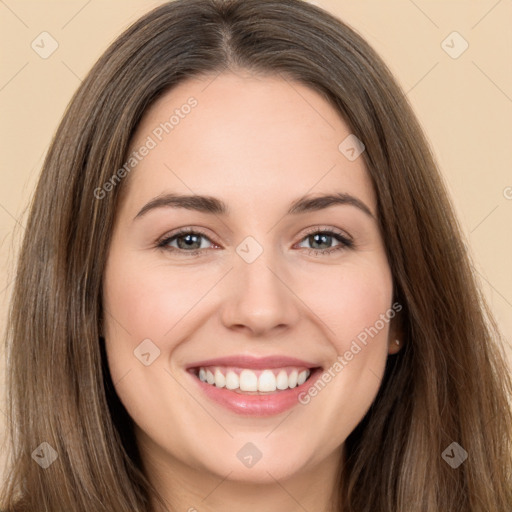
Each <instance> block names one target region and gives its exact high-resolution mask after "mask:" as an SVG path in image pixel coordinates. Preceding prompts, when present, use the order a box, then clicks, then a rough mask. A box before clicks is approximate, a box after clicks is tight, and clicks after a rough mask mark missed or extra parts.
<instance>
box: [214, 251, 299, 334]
mask: <svg viewBox="0 0 512 512" xmlns="http://www.w3.org/2000/svg"><path fill="white" fill-rule="evenodd" d="M289 281H290V278H289V273H288V272H285V271H284V270H283V268H282V265H278V264H277V261H276V258H274V257H273V256H272V255H271V251H263V253H262V254H261V255H260V256H259V257H258V258H257V259H256V260H255V261H253V262H252V263H247V262H246V261H244V260H243V259H242V258H238V257H237V260H236V261H235V264H234V268H233V270H232V271H231V272H230V276H229V282H228V283H226V286H227V287H228V288H229V291H228V292H227V295H226V300H224V301H223V303H222V306H221V318H222V322H223V324H224V325H225V326H226V327H227V328H228V329H231V330H238V331H241V332H242V331H246V332H248V333H250V334H251V336H267V335H272V334H273V333H274V332H276V333H277V332H281V331H282V330H285V329H286V328H290V327H292V326H294V325H295V324H296V323H297V322H298V320H299V318H300V309H299V308H300V303H301V301H300V299H299V298H298V297H297V295H296V294H295V293H294V291H293V287H292V286H291V283H289Z"/></svg>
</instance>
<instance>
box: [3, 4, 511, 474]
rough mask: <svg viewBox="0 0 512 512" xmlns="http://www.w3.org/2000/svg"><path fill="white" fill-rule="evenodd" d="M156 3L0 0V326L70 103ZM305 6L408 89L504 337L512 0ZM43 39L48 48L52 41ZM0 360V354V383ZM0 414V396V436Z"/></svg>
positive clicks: (508, 300)
mask: <svg viewBox="0 0 512 512" xmlns="http://www.w3.org/2000/svg"><path fill="white" fill-rule="evenodd" d="M248 1H250V0H248ZM160 3H162V2H161V1H142V0H122V1H121V0H109V1H105V0H89V1H87V0H78V1H75V0H68V1H57V0H53V1H23V0H0V38H1V44H2V47H3V51H2V54H1V57H0V59H1V67H0V112H1V120H2V121H1V123H0V124H1V128H0V129H1V132H0V141H1V142H0V143H1V156H2V165H1V172H0V328H1V331H2V333H3V332H4V328H5V317H6V310H7V303H8V300H9V296H10V293H11V291H12V279H13V272H14V261H15V255H16V248H17V246H18V244H19V239H20V236H21V235H22V234H23V229H24V228H23V226H24V221H25V209H26V206H27V203H28V200H29V198H30V195H31V193H32V191H33V188H34V185H35V182H36V179H37V176H38V173H39V171H40V168H41V164H42V161H43V156H44V154H45V153H46V151H47V148H48V144H49V142H50V139H51V137H52V134H53V132H54V130H55V129H56V127H57V125H58V123H59V120H60V118H61V116H62V114H63V112H64V109H65V107H66V104H67V103H68V101H69V99H70V98H71V95H72V94H73V92H74V91H75V89H76V88H77V86H78V85H79V83H80V80H81V78H82V77H84V76H85V74H86V72H87V71H88V70H89V68H90V67H91V66H92V64H93V63H94V62H95V60H96V59H97V58H98V57H99V55H100V54H101V53H102V52H103V50H104V49H105V48H106V47H107V45H108V44H109V43H110V42H111V41H112V40H113V39H114V38H115V37H116V36H117V35H119V34H120V33H121V31H122V30H123V29H124V28H125V27H126V26H127V25H128V24H130V23H131V22H133V21H134V20H136V19H137V18H138V17H140V16H141V15H142V14H143V13H145V12H146V11H148V10H150V9H151V8H152V7H153V6H156V5H158V4H160ZM312 3H315V4H317V5H320V6H322V7H325V8H326V9H328V10H329V11H331V12H333V13H334V14H336V15H338V16H339V17H341V18H342V19H343V20H345V21H347V22H348V23H349V24H350V25H352V26H353V27H354V28H355V29H356V30H357V31H358V32H359V33H360V34H362V35H363V36H364V37H365V38H366V39H367V40H368V41H369V42H370V44H372V45H373V46H374V47H375V49H376V50H377V51H378V52H379V53H380V54H381V56H382V57H383V58H384V60H385V61H386V62H387V64H388V65H389V67H390V68H391V70H392V71H393V72H394V74H395V76H396V77H397V78H398V80H399V82H400V83H401V84H402V86H403V88H404V90H405V91H406V92H407V94H408V97H409V99H410V101H411V102H412V104H413V106H414V108H415V110H416V112H417V114H418V116H419V118H420V121H421V122H422V124H423V127H424V129H425V131H426V133H427V136H428V138H429V139H430V141H431V144H432V147H433V150H434V153H435V155H436V156H437V159H438V162H439V164H440V167H441V170H442V173H443V175H444V177H445V179H446V182H447V185H448V187H449V190H450V191H451V194H452V197H453V200H454V203H455V206H456V208H457V211H458V214H459V218H460V221H461V224H462V226H463V229H464V231H465V233H466V236H467V241H468V245H469V247H470V250H471V253H472V255H473V257H474V260H475V263H476V268H477V269H478V273H479V275H480V278H481V281H482V286H483V289H484V291H485V294H486V296H487V297H488V300H489V302H490V304H491V307H492V309H493V311H494V313H495V315H496V317H497V319H498V322H499V323H500V325H501V327H502V329H503V332H504V334H505V336H506V338H507V339H508V340H511V339H512V272H511V270H510V265H511V260H512V258H511V256H512V166H511V163H512V150H511V147H512V144H511V140H510V134H511V133H512V66H511V65H510V63H511V62H512V31H511V30H510V20H511V19H512V1H511V0H489V1H487V0H482V1H478V0H465V1H464V0H458V1H440V0H439V1H431V0H414V1H413V0H393V1H391V0H387V1H382V0H357V1H356V0H318V1H314V2H312ZM454 31H457V32H458V33H459V34H460V36H461V37H462V38H463V39H461V37H460V36H457V35H455V36H453V35H451V36H450V37H448V39H447V40H446V42H445V43H444V44H442V42H443V41H444V40H445V39H446V38H447V36H449V35H450V34H452V32H454ZM42 32H48V33H49V34H51V37H53V38H54V39H55V40H56V41H57V43H58V48H57V50H56V51H55V52H54V53H53V54H52V55H51V56H49V57H48V58H47V59H43V58H41V57H40V56H39V55H38V53H36V52H35V51H34V50H33V49H32V47H31V44H32V41H34V40H35V44H39V45H40V47H41V46H42V43H41V42H40V41H41V37H46V38H47V37H48V36H40V34H41V33H42ZM464 40H465V41H466V42H467V43H468V44H469V46H468V48H467V50H466V51H465V52H464V53H462V54H461V55H460V56H459V57H458V58H452V56H450V55H449V54H448V53H447V51H448V52H450V53H451V54H452V55H453V56H455V55H456V54H457V53H459V52H460V51H461V50H462V49H463V47H464V45H465V43H464ZM45 41H46V44H45V48H47V49H48V48H49V44H50V43H49V39H45ZM445 50H446V51H445ZM39 51H42V49H41V50H39ZM509 353H510V354H512V351H510V349H509ZM511 360H512V356H511ZM4 364H5V363H4V358H3V357H2V362H1V364H0V373H2V374H1V375H0V377H2V381H1V382H2V387H1V390H2V391H3V389H4V385H3V372H2V370H3V368H4ZM1 395H3V393H1ZM4 410H5V404H4V402H3V400H2V401H0V437H2V436H1V434H2V432H3V426H2V423H4V420H5V416H4V414H3V411H4ZM2 452H3V449H2V448H1V445H0V453H2ZM1 467H2V456H1V455H0V469H1Z"/></svg>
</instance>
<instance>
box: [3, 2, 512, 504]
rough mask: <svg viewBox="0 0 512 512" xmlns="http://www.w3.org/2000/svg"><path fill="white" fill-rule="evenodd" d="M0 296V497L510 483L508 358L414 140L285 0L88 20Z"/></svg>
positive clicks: (342, 30) (364, 61)
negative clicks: (4, 380) (110, 33)
mask: <svg viewBox="0 0 512 512" xmlns="http://www.w3.org/2000/svg"><path fill="white" fill-rule="evenodd" d="M308 244H309V245H308ZM317 244H319V245H320V248H318V246H317ZM187 253H188V254H187ZM11 307H12V309H11V316H10V324H9V333H8V338H9V347H10V352H9V354H10V360H9V392H10V395H9V398H10V404H11V420H12V421H11V424H12V425H13V426H14V425H15V426H16V428H15V430H14V429H13V433H12V434H13V436H12V439H13V443H12V444H13V454H12V464H11V467H10V473H9V480H8V482H7V483H6V485H5V489H4V493H3V495H2V509H3V510H7V511H25V510H26V511H36V510H41V511H43V510H45V511H50V510H51V511H52V512H53V511H60V510H62V511H64V510H66V511H85V510H87V511H89V510H97V511H101V510H104V511H133V510H137V511H150V510H151V511H163V510H189V511H193V510H198V511H203V510H208V511H218V510H233V509H241V510H245V511H257V510H266V511H274V510H276V511H277V510H280V511H283V510H290V511H291V510H294V511H295V510H315V511H328V510H329V511H343V512H363V511H376V510H378V511H400V512H405V511H407V512H412V511H439V510H445V511H455V510H464V511H472V512H473V511H484V510H485V511H504V510H508V509H510V506H511V505H512V491H511V489H512V485H511V473H512V471H511V469H512V468H511V431H510V427H511V425H512V421H511V411H510V407H509V401H508V399H509V397H510V392H511V389H512V388H511V381H510V377H509V375H508V373H507V367H506V364H505V359H504V355H503V350H502V344H501V339H500V337H499V333H498V330H497V328H496V326H495V323H494V321H493V319H492V316H491V315H490V313H489V311H488V310H487V307H486V305H485V303H484V301H483V299H482V298H481V295H480V292H479V291H478V289H477V286H476V284H475V279H474V277H473V274H472V271H471V266H470V262H469V260H468V257H467V255H466V253H465V252H464V250H463V243H462V240H461V234H460V231H459V228H458V225H457V221H456V219H455V217H454V215H453V211H452V207H451V205H450V202H449V200H448V198H447V195H446V192H445V189H444V187H443V185H442V182H441V180H440V178H439V174H438V171H437V170H436V165H435V163H434V161H433V158H432V156H431V154H430V152H429V149H428V146H427V143H426V141H425V138H424V136H423V135H422V132H421V130H420V128H419V126H418V123H417V121H416V120H415V118H414V115H413V114H412V112H411V109H410V107H409V106H408V104H407V102H406V100H405V98H404V95H403V93H402V92H401V90H400V89H399V87H398V86H397V84H396V83H395V81H394V79H393V78H392V76H391V75H390V73H389V71H388V70H387V68H386V67H385V65H384V64H383V63H382V61H381V60H380V58H379V57H378V56H377V55H376V54H375V53H374V51H373V50H372V49H371V48H370V47H369V46H368V45H367V44H366V43H365V42H364V41H363V40H362V39H361V38H360V37H359V36H358V35H356V34H355V33H354V32H353V31H352V30H351V29H350V28H348V27H347V26H346V25H344V24H343V23H342V22H340V21H338V20H337V19H335V18H333V17H332V16H330V15H329V14H327V13H325V12H324V11H322V10H320V9H318V8H315V7H313V6H311V5H308V4H306V3H303V2H300V1H292V0H285V1H275V0H256V1H251V2H243V1H240V0H233V1H220V0H206V1H205V0H177V1H175V2H172V3H169V4H165V5H163V6H161V7H158V8H157V9H155V10H154V11H152V12H150V13H149V14H148V15H146V16H144V17H143V18H142V19H141V20H139V21H138V22H136V23H135V24H134V25H133V26H132V27H130V28H129V29H128V30H127V31H126V32H125V33H124V34H123V35H121V36H120V37H119V39H118V40H117V41H115V42H114V43H113V44H112V46H111V47H110V48H109V49H108V50H107V51H106V53H105V54H104V55H103V56H102V57H101V58H100V60H99V61H98V63H97V64H96V65H95V66H94V68H93V69H92V71H91V72H90V73H89V75H88V77H87V78H86V79H85V80H84V82H83V83H82V85H81V86H80V88H79V90H78V91H77V93H76V95H75V97H74V98H73V100H72V101H71V104H70V106H69V108H68V110H67V112H66V114H65V116H64V119H63V120H62V123H61V125H60V127H59V129H58V131H57V134H56V136H55V139H54V141H53V143H52V146H51V148H50V150H49V153H48V156H47V158H46V161H45V164H44V168H43V172H42V175H41V179H40V181H39V184H38V186H37V189H36V193H35V197H34V202H33V206H32V210H31V215H30V219H29V222H28V225H27V231H26V235H25V239H24V243H23V246H22V249H21V254H20V260H19V269H18V276H17V281H16V285H15V290H14V296H13V300H12V306H11Z"/></svg>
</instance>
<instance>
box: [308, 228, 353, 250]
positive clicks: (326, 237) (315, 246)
mask: <svg viewBox="0 0 512 512" xmlns="http://www.w3.org/2000/svg"><path fill="white" fill-rule="evenodd" d="M303 241H305V242H307V243H309V244H310V245H312V247H311V248H309V250H308V253H309V254H312V255H314V256H322V255H323V256H325V255H328V254H331V253H333V252H337V251H341V250H343V249H350V248H353V247H354V242H353V240H352V239H351V238H349V237H348V236H345V235H344V234H343V233H341V232H338V231H334V230H332V229H328V230H322V229H319V228H313V229H312V230H310V231H309V233H308V234H307V236H306V237H305V238H303ZM333 242H338V243H337V245H334V246H333V245H331V244H332V243H333ZM301 243H303V242H301ZM305 249H308V248H307V247H305Z"/></svg>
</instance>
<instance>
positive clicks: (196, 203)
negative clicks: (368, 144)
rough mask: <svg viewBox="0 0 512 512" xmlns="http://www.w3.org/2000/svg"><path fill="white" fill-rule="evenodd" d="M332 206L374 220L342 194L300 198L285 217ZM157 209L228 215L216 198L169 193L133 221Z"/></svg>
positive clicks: (363, 206) (365, 208)
mask: <svg viewBox="0 0 512 512" xmlns="http://www.w3.org/2000/svg"><path fill="white" fill-rule="evenodd" d="M333 205H349V206H354V207H356V208H358V209H359V210H361V211H362V212H364V213H365V214H366V215H368V216H369V217H371V218H372V219H375V216H374V215H373V213H372V211H371V210H370V208H369V207H368V206H367V205H366V204H365V203H364V202H363V201H361V200H360V199H358V198H357V197H355V196H352V195H350V194H347V193H344V192H338V193H334V194H326V195H320V196H304V197H301V198H299V199H297V200H295V201H293V202H292V203H291V205H290V207H289V209H288V211H287V213H286V215H298V214H301V213H307V212H315V211H319V210H323V209H325V208H328V207H330V206H333ZM157 208H184V209H187V210H195V211H198V212H202V213H210V214H213V215H224V216H226V215H229V212H230V210H229V208H228V206H227V204H226V203H225V202H224V201H222V200H221V199H218V198H216V197H212V196H200V195H179V194H172V193H170V194H163V195H160V196H158V197H155V198H154V199H152V200H151V201H149V202H148V203H146V204H145V205H144V206H143V207H142V209H141V210H140V211H139V213H137V215H136V216H135V217H134V220H135V219H137V218H140V217H142V216H143V215H145V214H146V213H148V212H149V211H151V210H154V209H157Z"/></svg>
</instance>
